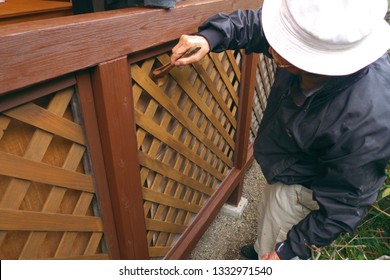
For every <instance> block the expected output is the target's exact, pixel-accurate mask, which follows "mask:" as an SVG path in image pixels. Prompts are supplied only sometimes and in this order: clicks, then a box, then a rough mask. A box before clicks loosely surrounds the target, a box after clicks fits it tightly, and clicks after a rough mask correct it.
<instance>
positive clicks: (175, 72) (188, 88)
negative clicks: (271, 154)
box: [160, 56, 234, 148]
mask: <svg viewBox="0 0 390 280" xmlns="http://www.w3.org/2000/svg"><path fill="white" fill-rule="evenodd" d="M160 59H161V61H162V62H163V63H167V62H168V61H169V60H170V59H169V57H165V59H164V56H161V57H160ZM170 74H171V75H172V77H173V78H174V79H175V80H176V81H177V83H178V84H179V85H180V87H181V88H182V89H183V90H184V91H185V92H186V93H187V94H188V96H189V97H190V98H191V99H192V101H193V102H194V103H195V104H196V105H197V107H198V108H199V109H200V110H201V111H202V112H203V114H204V115H205V116H206V117H207V118H208V120H210V122H211V123H212V124H213V126H214V127H215V128H216V129H217V130H218V132H219V133H220V134H221V135H223V137H224V139H225V141H226V142H227V143H228V144H229V145H230V147H232V148H234V141H233V139H232V138H231V137H230V135H229V134H228V133H227V131H226V129H225V128H224V127H223V126H222V125H221V123H220V121H219V120H218V119H217V118H216V117H215V115H214V114H213V112H212V111H211V110H210V109H209V107H207V106H206V104H204V102H203V101H202V99H201V98H200V97H199V95H198V94H197V93H196V92H195V91H194V90H193V87H192V85H191V84H190V83H189V82H188V80H187V78H186V77H185V76H184V75H182V73H181V71H180V70H179V69H177V68H174V69H172V70H171V72H170Z"/></svg>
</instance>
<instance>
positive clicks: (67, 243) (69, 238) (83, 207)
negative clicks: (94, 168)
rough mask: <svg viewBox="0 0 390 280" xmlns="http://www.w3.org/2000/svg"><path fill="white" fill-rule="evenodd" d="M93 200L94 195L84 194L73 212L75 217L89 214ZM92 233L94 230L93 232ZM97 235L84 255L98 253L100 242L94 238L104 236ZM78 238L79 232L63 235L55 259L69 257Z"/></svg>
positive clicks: (93, 236)
mask: <svg viewBox="0 0 390 280" xmlns="http://www.w3.org/2000/svg"><path fill="white" fill-rule="evenodd" d="M92 199H93V194H91V193H86V192H83V193H82V194H81V195H80V198H79V200H78V202H77V205H76V207H75V209H74V211H73V213H72V214H73V215H85V213H86V212H87V210H88V208H89V206H90V205H91V201H92ZM91 231H92V230H91ZM96 234H97V233H93V234H92V236H91V239H90V243H89V245H88V248H87V249H86V250H88V252H84V254H92V251H94V252H96V249H97V246H98V245H99V243H100V241H99V242H96V240H92V238H94V239H95V238H97V237H99V236H100V237H102V235H98V236H97V235H96ZM76 237H77V232H70V231H67V232H65V233H64V234H63V236H62V238H61V241H60V244H59V245H58V247H57V250H56V252H55V254H54V256H55V257H61V256H69V255H70V252H71V248H72V245H73V243H74V242H75V240H76ZM94 245H96V247H94V248H93V246H94Z"/></svg>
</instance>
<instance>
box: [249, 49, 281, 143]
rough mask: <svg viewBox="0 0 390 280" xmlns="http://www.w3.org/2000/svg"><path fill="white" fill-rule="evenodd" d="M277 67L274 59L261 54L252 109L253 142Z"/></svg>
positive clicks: (251, 137)
mask: <svg viewBox="0 0 390 280" xmlns="http://www.w3.org/2000/svg"><path fill="white" fill-rule="evenodd" d="M275 70H276V67H275V65H274V62H273V60H272V59H270V58H268V57H266V56H265V55H263V54H260V55H259V60H258V63H257V72H256V88H255V94H254V102H253V109H252V121H251V133H250V141H251V142H253V141H254V139H255V138H256V135H257V130H258V129H259V126H260V122H261V119H262V118H263V113H264V110H265V106H266V104H267V98H268V96H269V94H270V91H271V85H272V83H273V81H274V73H275Z"/></svg>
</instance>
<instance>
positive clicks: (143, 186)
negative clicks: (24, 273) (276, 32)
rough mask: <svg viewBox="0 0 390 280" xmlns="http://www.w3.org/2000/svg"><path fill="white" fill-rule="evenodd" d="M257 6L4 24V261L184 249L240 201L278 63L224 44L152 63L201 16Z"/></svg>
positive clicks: (161, 254) (219, 0)
mask: <svg viewBox="0 0 390 280" xmlns="http://www.w3.org/2000/svg"><path fill="white" fill-rule="evenodd" d="M260 2H261V1H232V0H230V1H229V0H207V1H206V0H204V1H191V0H188V1H183V2H179V3H178V4H177V7H176V8H174V9H172V10H169V11H168V10H159V9H146V8H132V9H124V10H117V11H110V12H103V13H95V14H86V15H78V16H68V17H66V18H60V19H55V20H51V19H48V20H42V21H35V22H30V23H28V24H27V23H18V24H12V25H9V26H8V27H7V28H4V29H1V30H0V61H2V67H1V68H0V112H1V113H0V230H1V232H0V258H1V259H149V258H164V259H183V258H185V257H186V256H187V255H188V254H189V253H190V251H191V249H192V248H193V247H194V246H195V245H196V242H197V241H198V240H199V238H200V237H201V235H202V234H203V233H204V231H205V230H206V229H207V227H208V225H209V224H210V223H211V222H212V220H213V218H214V217H215V216H216V214H217V213H218V211H219V209H220V208H221V206H222V205H223V203H225V202H228V203H231V204H237V203H238V201H239V199H240V197H241V192H242V182H243V176H244V174H245V171H246V170H247V168H248V167H249V166H250V164H251V162H252V161H253V152H252V149H251V142H252V141H253V139H254V136H255V134H256V130H257V128H258V125H259V122H260V120H261V117H262V112H263V110H264V108H265V104H266V99H267V96H268V93H269V89H270V83H271V82H272V80H273V71H274V66H273V64H272V62H271V61H270V60H269V59H266V58H265V57H263V56H262V55H260V56H259V55H249V56H247V55H244V54H243V53H242V52H239V51H227V52H223V53H219V54H216V53H211V54H210V55H208V56H207V57H206V58H205V59H204V60H202V61H201V62H199V63H196V64H193V65H191V66H187V67H183V68H180V69H179V68H176V69H173V70H172V71H171V72H170V74H169V75H168V76H167V79H166V81H165V83H164V84H163V85H158V84H157V83H156V81H155V80H154V79H153V76H152V75H151V72H152V70H153V69H155V68H156V67H158V66H160V65H161V64H164V63H166V62H168V61H169V50H170V49H171V48H172V46H173V45H174V44H175V42H176V40H177V39H178V38H179V37H180V35H181V34H183V33H187V34H189V33H194V32H196V28H197V26H198V24H199V23H200V22H202V21H203V20H204V19H206V18H207V17H209V16H211V15H213V14H215V13H217V12H230V11H232V10H235V9H246V8H255V7H258V6H259V5H260V4H261V3H260ZM178 26H180V27H181V28H178Z"/></svg>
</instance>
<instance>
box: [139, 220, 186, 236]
mask: <svg viewBox="0 0 390 280" xmlns="http://www.w3.org/2000/svg"><path fill="white" fill-rule="evenodd" d="M145 222H146V228H147V229H148V230H155V231H162V232H174V233H182V232H183V231H185V230H186V228H187V227H186V226H183V225H178V224H174V223H167V222H162V221H158V220H151V219H146V220H145Z"/></svg>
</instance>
